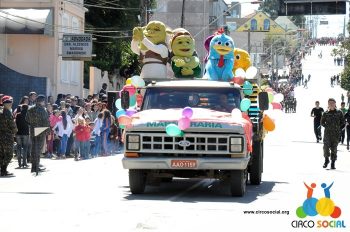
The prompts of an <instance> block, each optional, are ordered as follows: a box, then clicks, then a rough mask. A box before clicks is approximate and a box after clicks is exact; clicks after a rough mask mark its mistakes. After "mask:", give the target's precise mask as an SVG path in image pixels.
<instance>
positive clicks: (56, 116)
mask: <svg viewBox="0 0 350 232" xmlns="http://www.w3.org/2000/svg"><path fill="white" fill-rule="evenodd" d="M61 120H62V117H61V113H60V111H59V110H54V111H53V113H52V114H51V115H50V117H49V121H50V127H51V130H50V134H49V135H48V136H47V137H48V139H47V152H48V154H47V158H52V155H53V154H54V147H55V146H54V140H55V133H54V130H53V128H54V127H55V126H56V124H57V123H58V122H59V121H61ZM56 147H57V145H56Z"/></svg>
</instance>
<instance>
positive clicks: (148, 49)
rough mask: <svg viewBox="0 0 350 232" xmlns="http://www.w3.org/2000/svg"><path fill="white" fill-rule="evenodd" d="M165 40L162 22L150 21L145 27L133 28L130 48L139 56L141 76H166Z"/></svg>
mask: <svg viewBox="0 0 350 232" xmlns="http://www.w3.org/2000/svg"><path fill="white" fill-rule="evenodd" d="M165 40H166V28H165V25H164V23H162V22H159V21H151V22H149V23H148V24H147V26H146V27H145V28H142V27H136V28H134V31H133V38H132V41H131V50H132V51H133V52H134V53H136V54H138V55H139V56H140V57H139V58H140V61H141V63H142V64H143V67H142V70H141V74H140V76H141V77H142V78H150V79H157V78H167V68H166V64H167V61H168V55H169V51H168V48H167V46H166V43H165Z"/></svg>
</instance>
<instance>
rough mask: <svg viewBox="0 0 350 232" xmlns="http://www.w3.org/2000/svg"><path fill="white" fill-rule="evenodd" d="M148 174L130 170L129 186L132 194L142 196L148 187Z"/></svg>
mask: <svg viewBox="0 0 350 232" xmlns="http://www.w3.org/2000/svg"><path fill="white" fill-rule="evenodd" d="M146 179H147V173H146V172H145V171H144V170H140V169H130V170H129V185H130V191H131V193H132V194H142V193H143V192H144V191H145V187H146Z"/></svg>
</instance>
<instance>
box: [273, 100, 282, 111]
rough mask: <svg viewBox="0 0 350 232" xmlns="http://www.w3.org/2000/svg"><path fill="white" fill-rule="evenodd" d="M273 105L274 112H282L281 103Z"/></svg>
mask: <svg viewBox="0 0 350 232" xmlns="http://www.w3.org/2000/svg"><path fill="white" fill-rule="evenodd" d="M271 105H272V108H273V109H274V110H280V109H282V105H281V103H279V102H272V103H271Z"/></svg>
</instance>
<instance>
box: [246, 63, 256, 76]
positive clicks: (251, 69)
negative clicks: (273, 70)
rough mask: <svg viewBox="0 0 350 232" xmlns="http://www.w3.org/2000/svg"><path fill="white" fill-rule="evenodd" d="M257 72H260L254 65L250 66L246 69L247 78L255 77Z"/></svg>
mask: <svg viewBox="0 0 350 232" xmlns="http://www.w3.org/2000/svg"><path fill="white" fill-rule="evenodd" d="M257 73H258V69H257V68H255V67H254V66H250V67H249V68H248V69H247V71H246V78H247V79H253V78H254V77H255V76H256V74H257Z"/></svg>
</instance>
